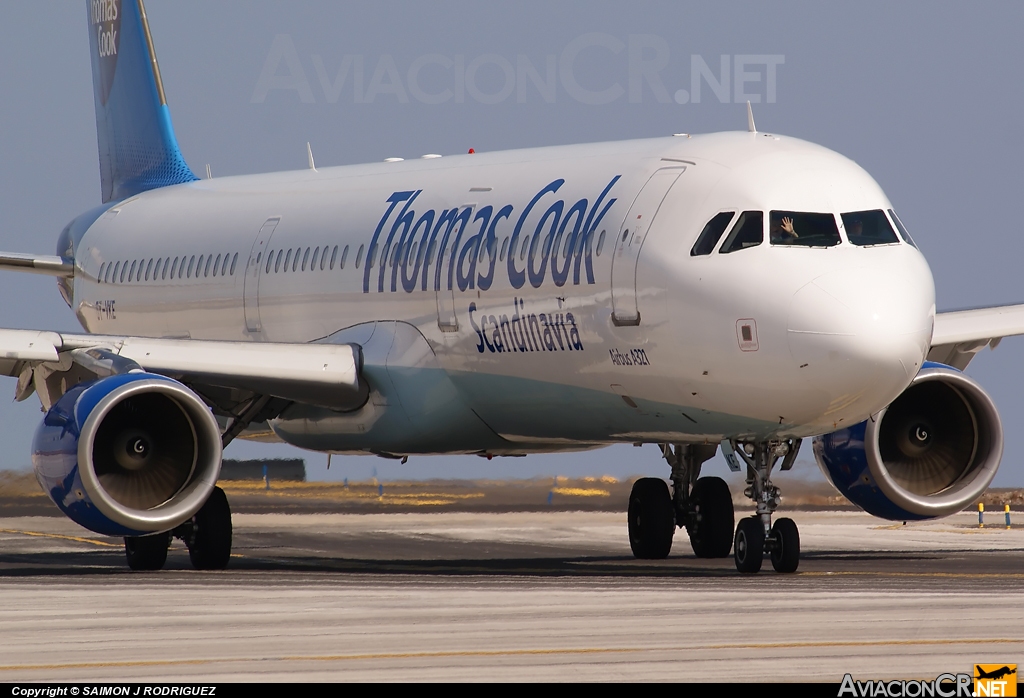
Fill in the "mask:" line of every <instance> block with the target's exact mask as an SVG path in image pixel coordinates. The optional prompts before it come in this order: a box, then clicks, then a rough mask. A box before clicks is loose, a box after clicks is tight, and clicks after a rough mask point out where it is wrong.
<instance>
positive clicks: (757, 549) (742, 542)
mask: <svg viewBox="0 0 1024 698" xmlns="http://www.w3.org/2000/svg"><path fill="white" fill-rule="evenodd" d="M763 556H764V526H763V525H762V524H761V520H760V519H759V518H757V517H755V516H748V517H747V518H745V519H740V522H739V524H738V525H737V526H736V540H735V542H734V543H733V559H734V560H735V561H736V569H737V570H739V571H740V572H743V573H745V574H755V573H757V572H760V571H761V562H762V558H763Z"/></svg>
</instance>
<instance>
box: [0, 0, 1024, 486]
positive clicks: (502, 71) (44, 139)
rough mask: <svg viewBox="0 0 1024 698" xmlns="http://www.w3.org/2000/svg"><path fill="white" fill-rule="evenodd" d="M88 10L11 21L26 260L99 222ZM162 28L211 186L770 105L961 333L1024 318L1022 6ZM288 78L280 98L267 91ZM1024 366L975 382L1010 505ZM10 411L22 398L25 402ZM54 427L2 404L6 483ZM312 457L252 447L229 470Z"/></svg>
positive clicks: (190, 135)
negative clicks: (310, 166) (833, 168)
mask: <svg viewBox="0 0 1024 698" xmlns="http://www.w3.org/2000/svg"><path fill="white" fill-rule="evenodd" d="M82 4H83V3H66V2H62V3H55V2H38V3H12V4H10V6H9V7H6V8H5V20H6V21H5V22H4V23H3V27H2V28H0V33H2V39H3V40H2V41H0V65H3V66H4V69H3V71H0V89H2V94H3V99H2V100H0V163H2V165H0V185H2V186H0V206H2V208H0V210H2V211H3V223H2V224H0V249H3V250H9V251H19V252H41V253H52V252H53V249H54V245H55V241H56V237H57V234H58V233H59V231H60V230H61V228H63V226H64V225H65V224H66V223H67V222H68V221H69V220H71V219H72V218H73V217H74V216H75V215H77V214H78V213H80V212H82V211H84V210H86V209H88V208H90V207H92V206H94V205H95V204H97V203H98V202H99V174H98V166H97V157H96V132H95V123H94V112H93V104H92V87H91V76H90V67H89V58H88V35H87V29H86V18H85V8H84V7H82V6H81V5H82ZM147 10H148V14H149V18H150V23H151V27H152V31H153V37H154V41H155V44H156V49H157V54H158V56H159V59H160V65H161V69H162V73H163V79H164V83H165V88H166V93H167V96H168V100H169V104H170V107H171V112H172V115H173V119H174V124H175V127H176V130H177V134H178V139H179V141H180V143H181V146H182V150H183V152H184V154H185V157H186V159H187V160H188V162H189V163H190V164H191V166H192V167H193V169H194V170H195V171H196V172H197V173H201V172H203V171H205V165H206V164H207V163H210V165H211V167H212V169H213V173H214V175H215V176H217V175H221V176H223V175H228V174H240V173H251V172H265V171H273V170H282V169H298V168H302V167H305V166H306V151H305V144H306V142H307V141H309V142H311V143H312V147H313V152H314V155H315V157H316V161H317V164H318V165H319V166H326V165H342V164H349V163H357V162H367V161H378V160H382V159H383V158H385V157H391V156H397V157H417V156H419V155H422V154H424V153H442V154H445V153H459V152H465V151H466V150H467V149H468V148H470V147H472V148H475V149H477V150H498V149H506V148H518V147H526V146H536V145H549V144H560V143H574V142H588V141H603V140H620V139H628V138H638V137H648V136H658V135H666V134H671V133H677V132H682V131H685V132H691V133H702V132H710V131H720V130H735V129H743V128H745V127H746V108H745V105H744V103H743V102H744V101H745V98H748V97H749V98H751V99H752V101H754V102H755V104H754V114H755V117H756V120H757V125H758V127H759V129H760V130H764V131H774V132H778V133H784V134H787V135H791V136H797V137H800V138H804V139H806V140H810V141H814V142H817V143H820V144H822V145H825V146H827V147H829V148H832V149H834V150H836V151H838V152H840V153H843V154H844V155H846V156H848V157H850V158H852V159H853V160H855V161H857V162H858V163H860V164H861V165H862V166H863V167H865V168H866V169H867V170H868V172H870V173H871V174H872V175H873V176H874V177H875V179H877V180H878V182H879V183H880V184H881V186H882V187H883V189H885V191H886V192H887V194H888V195H889V198H890V199H891V200H892V201H893V202H894V204H895V206H896V209H897V210H898V212H899V214H900V216H901V218H902V219H903V220H904V222H905V223H906V224H907V225H908V227H909V228H910V229H911V232H912V234H913V235H914V237H915V239H916V240H917V242H918V243H919V245H920V247H921V249H922V251H923V252H924V253H925V255H926V256H927V258H928V260H929V263H930V264H931V267H932V271H933V274H934V276H935V282H936V291H937V299H938V306H939V309H940V310H942V309H955V308H965V307H976V306H982V305H992V304H1003V303H1014V302H1021V301H1024V279H1022V274H1021V272H1020V262H1019V260H1020V259H1021V256H1022V255H1021V253H1022V252H1024V239H1022V238H1024V235H1022V230H1021V224H1020V223H1019V222H1018V219H1019V216H1018V215H1017V214H1016V212H1015V208H1016V205H1017V201H1018V200H1019V194H1018V192H1019V189H1020V186H1021V183H1022V179H1024V178H1022V176H1021V172H1020V163H1021V160H1022V158H1021V156H1022V155H1024V143H1022V139H1024V136H1022V135H1021V134H1022V129H1021V128H1020V123H1019V122H1020V121H1021V118H1022V114H1024V93H1022V90H1021V76H1022V75H1024V47H1022V44H1021V42H1020V41H1019V38H1018V36H1017V34H1018V32H1019V28H1020V27H1021V26H1024V5H1022V4H1020V3H1010V2H1001V3H986V4H982V5H962V4H953V3H936V2H928V3H924V2H902V3H887V2H886V3H883V2H861V3H856V4H837V3H827V4H826V3H780V4H772V5H767V4H764V3H740V2H721V3H713V4H706V5H705V4H690V3H683V2H663V3H645V2H632V3H628V4H627V3H610V2H516V3H506V4H501V5H497V4H494V3H468V2H433V3H413V2H364V3H356V2H352V3H341V2H335V1H333V0H322V1H312V0H309V1H304V0H292V1H290V2H288V3H277V2H267V1H263V0H246V1H245V2H241V1H234V0H220V1H219V2H216V3H209V2H199V1H197V0H174V1H173V2H171V1H170V0H149V1H148V2H147ZM268 59H269V63H270V64H272V65H271V67H274V68H275V71H274V72H273V74H274V75H275V76H276V82H275V81H271V83H268V82H267V81H266V76H265V75H264V71H265V70H266V69H267V66H268ZM346 66H347V68H346ZM723 66H725V67H727V71H726V72H725V73H723ZM414 68H415V70H413V69H414ZM549 70H552V71H553V72H552V73H549V72H548V71H549ZM769 71H773V72H774V76H773V77H774V80H770V79H769V78H770V76H769ZM695 74H696V75H697V76H698V78H699V79H698V80H697V81H695V80H694V79H693V78H694V75H695ZM725 75H727V76H728V79H729V81H730V84H729V86H728V88H727V87H726V86H725V84H724V79H723V78H724V76H725ZM261 76H264V80H263V82H262V83H261ZM360 77H361V83H362V84H361V86H358V83H359V82H360ZM342 78H344V79H343V80H342ZM549 78H552V79H550V80H549ZM698 83H699V84H700V86H701V88H700V99H699V101H697V99H696V90H695V89H694V86H695V85H696V84H698ZM275 85H276V86H275ZM0 297H2V298H4V299H5V300H6V302H5V303H3V306H2V310H0V326H5V327H31V328H47V329H58V330H77V329H79V328H78V325H77V322H76V320H75V318H74V317H73V315H72V314H71V312H70V311H69V310H68V308H67V306H66V305H65V304H64V303H63V301H62V300H61V299H60V296H59V295H58V293H57V289H56V288H55V284H54V282H53V280H52V279H49V278H45V277H32V276H27V275H22V274H0ZM1022 358H1024V340H1022V339H1008V340H1005V341H1004V342H1003V343H1002V344H1001V345H1000V347H999V348H998V349H997V350H996V351H994V352H989V351H985V352H983V353H982V354H981V355H979V357H978V358H977V359H976V360H975V362H974V363H973V364H972V365H971V367H970V369H969V371H968V373H969V374H970V375H972V376H973V377H974V378H975V379H977V380H978V381H979V382H980V383H981V384H982V385H983V386H984V387H985V388H986V390H988V391H989V392H990V393H991V395H992V396H993V398H994V399H995V401H996V404H997V405H998V406H999V407H1000V410H1001V412H1002V415H1003V419H1004V427H1005V429H1006V450H1005V455H1004V460H1003V466H1002V469H1001V470H1000V473H999V475H998V476H997V478H996V481H995V484H996V485H1001V486H1010V485H1015V486H1020V485H1024V464H1022V463H1021V460H1022V459H1024V430H1022V429H1020V428H1019V425H1020V423H1021V421H1022V420H1024V377H1022V376H1021V374H1020V372H1019V371H1018V370H1017V365H1018V363H1019V362H1020V361H1021V359H1022ZM0 390H8V391H10V392H9V393H8V395H13V392H14V380H13V379H5V380H2V381H0ZM39 417H40V414H39V407H38V402H37V401H35V400H34V399H33V400H31V401H28V402H26V403H23V404H18V405H15V404H9V403H8V400H6V399H4V400H0V438H2V439H3V442H2V443H3V444H4V446H5V447H4V448H3V449H2V453H0V468H24V467H27V466H28V462H29V443H30V439H31V434H32V432H33V430H34V428H35V424H36V423H37V421H38V419H39ZM294 452H295V451H294V450H292V449H288V448H283V447H281V448H269V447H266V446H257V445H246V444H240V445H237V446H232V447H230V448H229V450H228V455H229V456H234V457H248V456H257V455H290V454H292V453H294ZM805 458H810V455H809V453H808V454H806V456H805ZM324 462H325V458H324V457H323V456H320V455H317V454H312V455H310V456H309V467H310V472H311V474H312V475H313V476H318V475H319V476H323V475H325V474H326V473H325V472H324V470H323V465H324ZM374 468H376V469H377V473H378V475H379V476H381V477H402V476H405V475H406V474H408V475H409V476H420V477H436V476H454V477H480V476H494V477H498V476H509V475H516V474H519V475H524V476H533V475H537V474H545V473H546V474H558V473H561V474H605V473H610V474H619V475H625V474H629V473H641V472H643V473H651V474H657V475H665V474H666V470H667V469H666V468H665V467H664V466H663V465H662V464H661V462H660V461H659V459H658V453H657V450H656V449H655V448H654V447H653V446H648V447H646V448H643V449H634V448H631V447H628V446H623V447H616V448H611V449H605V450H602V451H597V452H590V453H586V454H575V455H568V456H544V457H541V456H531V457H529V458H525V459H505V460H503V461H501V462H499V461H497V460H496V461H491V462H490V463H488V462H486V461H483V460H481V459H479V458H475V457H460V458H440V457H437V458H420V459H412V460H411V461H410V463H409V464H408V465H407V466H405V467H403V468H400V467H399V466H398V465H397V464H395V463H388V462H384V461H381V460H380V459H376V458H351V457H350V458H335V459H334V461H333V465H332V468H331V475H335V474H337V476H339V477H340V476H345V475H347V476H349V477H353V478H362V477H368V476H369V475H370V474H372V472H373V469H374ZM710 468H711V469H712V470H715V471H717V470H719V469H721V470H724V464H722V463H718V462H716V463H714V464H713V465H711V466H710ZM807 472H810V469H808V471H807Z"/></svg>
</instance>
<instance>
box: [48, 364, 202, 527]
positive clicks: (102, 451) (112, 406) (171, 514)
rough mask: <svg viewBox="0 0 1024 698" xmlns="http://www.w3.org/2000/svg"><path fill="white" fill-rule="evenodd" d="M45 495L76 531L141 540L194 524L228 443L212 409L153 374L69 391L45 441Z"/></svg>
mask: <svg viewBox="0 0 1024 698" xmlns="http://www.w3.org/2000/svg"><path fill="white" fill-rule="evenodd" d="M32 466H33V468H34V470H35V474H36V478H37V479H38V480H39V483H40V485H42V487H43V489H44V490H45V491H46V492H47V494H49V495H50V498H51V499H52V500H53V501H54V503H55V504H56V505H57V506H58V507H59V508H60V509H61V510H62V511H63V512H64V513H65V514H67V516H68V517H70V518H71V519H72V520H73V521H75V523H78V524H79V525H81V526H84V527H85V528H88V529H90V530H92V531H95V532H96V533H101V534H105V535H115V536H140V535H145V534H148V533H157V532H161V531H168V530H171V529H173V528H175V527H176V526H178V525H179V524H181V523H183V522H185V521H187V520H188V519H190V518H191V517H192V516H193V515H195V513H196V512H197V511H198V510H199V508H200V507H201V506H202V505H203V503H204V502H205V501H206V500H207V498H208V497H209V496H210V493H211V492H212V491H213V487H214V485H215V484H216V482H217V477H218V475H219V474H220V466H221V437H220V430H219V429H218V427H217V422H216V420H215V419H214V417H213V415H212V413H211V412H210V410H209V408H207V406H206V404H205V403H204V402H203V401H202V400H201V399H200V398H199V397H198V396H197V395H196V394H195V393H194V392H192V391H191V390H189V389H188V388H186V387H185V386H184V385H182V384H181V383H178V382H177V381H174V380H171V379H170V378H166V377H164V376H159V375H154V374H149V373H140V372H136V373H128V374H124V375H116V376H110V377H108V378H102V379H100V380H97V381H93V382H90V383H82V384H79V385H77V386H75V387H74V388H72V389H70V390H69V391H68V392H67V393H65V394H64V395H63V397H61V399H60V400H58V401H57V402H56V403H55V404H54V405H53V407H51V408H50V410H49V411H48V412H47V413H46V416H45V417H44V418H43V423H42V424H41V425H40V426H39V428H38V429H37V431H36V435H35V440H34V442H33V447H32Z"/></svg>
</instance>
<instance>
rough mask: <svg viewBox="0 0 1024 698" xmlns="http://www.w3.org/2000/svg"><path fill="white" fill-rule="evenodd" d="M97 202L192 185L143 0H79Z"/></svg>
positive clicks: (192, 180) (193, 176)
mask: <svg viewBox="0 0 1024 698" xmlns="http://www.w3.org/2000/svg"><path fill="white" fill-rule="evenodd" d="M86 8H87V10H88V13H89V30H90V32H89V33H90V39H89V43H90V45H91V47H92V81H93V89H94V96H95V98H96V135H97V139H98V141H99V151H100V179H101V181H102V187H103V202H104V203H106V202H108V201H114V200H120V199H124V198H127V197H129V196H133V195H135V194H138V193H139V192H143V191H147V190H149V189H156V188H157V187H166V186H168V185H171V184H181V183H183V182H194V181H196V179H197V177H196V176H195V175H194V174H193V173H192V170H190V169H189V167H188V165H186V164H185V160H184V158H182V156H181V150H180V149H179V148H178V140H177V138H175V137H174V129H173V128H172V126H171V114H170V111H169V110H168V109H167V99H166V98H165V97H164V86H163V82H162V81H161V80H160V68H159V66H157V64H156V53H155V52H154V50H153V38H152V37H151V36H150V33H149V22H148V21H147V20H146V8H145V7H144V6H143V4H142V0H86Z"/></svg>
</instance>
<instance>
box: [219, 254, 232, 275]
mask: <svg viewBox="0 0 1024 698" xmlns="http://www.w3.org/2000/svg"><path fill="white" fill-rule="evenodd" d="M230 256H231V253H230V252H228V253H227V254H226V255H224V261H223V262H222V263H221V265H220V275H221V276H227V275H228V257H230Z"/></svg>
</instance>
